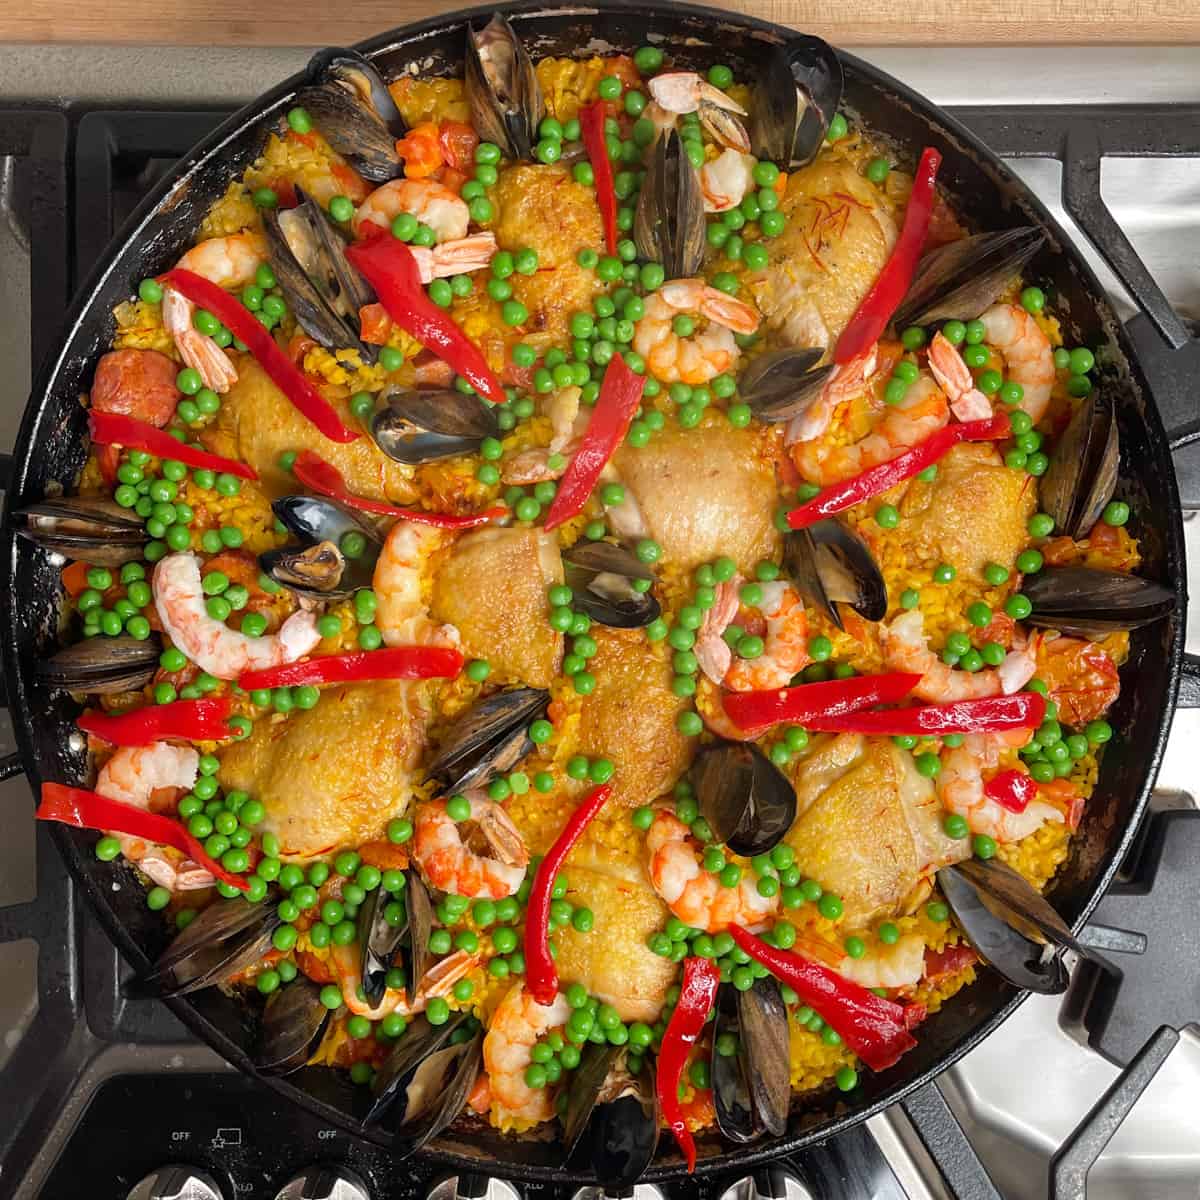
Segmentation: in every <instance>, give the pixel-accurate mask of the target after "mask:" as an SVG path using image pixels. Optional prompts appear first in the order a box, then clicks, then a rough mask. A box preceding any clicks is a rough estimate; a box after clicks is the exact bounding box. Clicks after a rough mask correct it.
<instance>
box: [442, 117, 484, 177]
mask: <svg viewBox="0 0 1200 1200" xmlns="http://www.w3.org/2000/svg"><path fill="white" fill-rule="evenodd" d="M437 136H438V145H439V146H440V147H441V151H442V157H443V158H444V159H445V160H446V162H447V163H448V164H449V165H450V166H451V167H453V168H454V169H455V170H456V171H462V172H463V173H464V174H465V175H470V174H472V172H473V171H474V169H475V147H476V146H478V145H479V135H478V134H477V133H476V132H475V130H474V129H472V128H471V126H470V125H466V124H464V123H463V122H462V121H443V122H442V123H441V125H440V126H439V127H438V135H437Z"/></svg>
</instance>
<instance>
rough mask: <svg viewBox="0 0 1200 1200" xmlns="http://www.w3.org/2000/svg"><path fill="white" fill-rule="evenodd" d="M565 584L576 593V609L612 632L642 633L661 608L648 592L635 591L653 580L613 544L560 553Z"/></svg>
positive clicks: (582, 545) (590, 544) (585, 544)
mask: <svg viewBox="0 0 1200 1200" xmlns="http://www.w3.org/2000/svg"><path fill="white" fill-rule="evenodd" d="M562 559H563V566H564V567H565V574H566V581H567V583H568V584H569V585H570V586H571V587H572V588H573V589H574V591H575V607H576V608H577V609H579V610H580V611H581V612H585V613H587V615H588V616H589V617H591V618H592V620H594V621H599V622H600V624H601V625H608V626H610V627H611V628H613V629H641V628H642V627H643V626H645V625H649V624H650V622H651V621H654V620H656V619H657V618H658V616H659V614H660V613H661V612H662V608H661V606H660V605H659V603H658V601H657V600H656V599H655V598H654V597H653V596H652V595H651V594H650V592H649V591H641V590H639V589H637V588H636V587H634V586H633V585H634V582H635V581H637V580H641V581H643V582H644V583H649V581H651V580H653V579H654V572H653V571H651V570H650V568H649V567H647V566H646V565H645V564H644V563H642V562H641V561H639V559H638V557H637V555H635V554H634V553H632V552H631V551H630V550H628V549H626V548H625V547H624V546H618V545H614V544H613V543H612V542H576V543H575V545H574V546H572V547H571V548H570V549H569V550H565V551H564V552H563V556H562Z"/></svg>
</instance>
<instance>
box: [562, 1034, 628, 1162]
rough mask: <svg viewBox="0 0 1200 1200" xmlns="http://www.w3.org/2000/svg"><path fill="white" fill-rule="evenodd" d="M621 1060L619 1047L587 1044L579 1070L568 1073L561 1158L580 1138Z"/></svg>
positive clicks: (581, 1057) (569, 1151)
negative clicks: (605, 1086) (608, 1080)
mask: <svg viewBox="0 0 1200 1200" xmlns="http://www.w3.org/2000/svg"><path fill="white" fill-rule="evenodd" d="M620 1056H621V1047H620V1046H608V1045H604V1046H601V1045H598V1044H596V1043H593V1042H589V1043H587V1044H586V1045H585V1046H584V1047H583V1051H582V1053H581V1055H580V1059H579V1066H578V1067H576V1068H575V1070H574V1071H572V1072H571V1083H570V1086H569V1087H568V1088H567V1107H566V1111H565V1112H564V1113H563V1117H562V1125H563V1147H564V1150H565V1154H564V1158H565V1157H567V1156H569V1155H570V1154H571V1152H572V1151H573V1150H574V1149H575V1147H576V1145H578V1143H579V1139H580V1138H581V1137H582V1136H583V1131H584V1130H585V1129H586V1128H587V1126H588V1122H589V1121H590V1120H591V1117H592V1113H593V1112H594V1111H595V1108H596V1104H597V1103H598V1101H599V1099H600V1093H601V1091H602V1090H603V1088H604V1081H605V1080H606V1079H607V1078H608V1075H609V1072H610V1071H611V1070H612V1069H613V1066H614V1065H615V1064H616V1061H617V1059H618V1058H620Z"/></svg>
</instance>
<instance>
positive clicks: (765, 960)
mask: <svg viewBox="0 0 1200 1200" xmlns="http://www.w3.org/2000/svg"><path fill="white" fill-rule="evenodd" d="M729 932H730V934H731V936H732V937H733V940H734V942H735V943H736V944H737V945H738V946H740V947H741V948H742V950H744V951H745V952H746V953H747V954H749V955H750V957H751V958H753V959H757V961H758V962H760V963H762V965H763V966H764V967H766V968H767V970H768V971H770V972H771V974H772V975H774V976H775V977H776V978H777V979H778V980H779V981H780V982H781V983H786V984H787V985H788V986H789V987H791V988H792V989H793V990H794V991H795V992H796V994H797V995H798V996H799V997H800V1003H801V1004H806V1005H808V1007H809V1008H812V1009H815V1010H816V1011H817V1012H818V1013H820V1015H821V1018H822V1019H823V1020H824V1022H825V1024H826V1025H831V1026H832V1027H833V1029H834V1030H835V1031H836V1032H837V1033H839V1034H841V1036H842V1040H843V1041H844V1042H845V1043H846V1045H847V1046H849V1047H850V1049H851V1050H852V1051H853V1052H854V1053H855V1054H856V1055H858V1057H859V1058H861V1059H862V1060H863V1062H865V1063H866V1064H867V1066H868V1067H870V1068H871V1070H872V1071H884V1070H886V1069H887V1068H888V1067H890V1066H892V1064H893V1063H895V1062H896V1061H897V1060H898V1059H899V1058H900V1056H901V1055H902V1054H904V1053H905V1052H906V1051H908V1050H911V1049H912V1048H913V1047H914V1046H915V1045H916V1044H917V1041H916V1038H914V1037H913V1036H912V1034H910V1033H909V1032H908V1023H907V1020H906V1017H905V1006H904V1005H903V1004H897V1003H896V1002H895V1000H885V999H884V998H883V997H882V996H876V995H875V993H874V992H869V991H867V989H866V988H865V987H863V986H861V985H860V984H857V983H852V982H851V981H850V980H849V979H843V978H842V976H841V975H839V974H838V973H837V972H836V971H831V970H830V969H829V968H828V967H823V966H821V965H820V964H819V963H815V962H811V961H810V960H809V959H807V958H802V957H801V956H800V955H799V954H793V953H791V952H790V951H788V950H778V949H776V948H775V947H774V946H768V945H767V943H766V942H764V941H761V940H760V939H758V938H756V937H755V936H754V934H752V933H751V932H750V931H749V930H748V929H743V928H742V927H741V926H740V925H730V927H729ZM668 1032H669V1030H668ZM664 1044H665V1039H664ZM659 1063H660V1067H659V1069H660V1070H661V1069H662V1068H661V1063H662V1058H661V1056H660V1058H659Z"/></svg>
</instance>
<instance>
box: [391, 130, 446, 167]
mask: <svg viewBox="0 0 1200 1200" xmlns="http://www.w3.org/2000/svg"><path fill="white" fill-rule="evenodd" d="M396 153H397V154H399V155H400V157H401V158H402V159H404V174H405V175H406V176H407V177H408V178H409V179H426V178H428V177H429V176H430V175H432V174H433V173H434V171H436V170H437V169H438V167H440V166H441V165H442V163H443V161H445V160H444V159H443V158H442V148H441V146H440V145H439V143H438V127H437V126H436V125H435V124H434V123H433V122H432V121H425V122H423V123H422V124H420V125H415V126H414V127H413V128H412V129H410V130H409V131H408V133H407V134H406V135H405V136H404V137H402V138H401V139H400V140H399V141H398V142H397V143H396Z"/></svg>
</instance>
